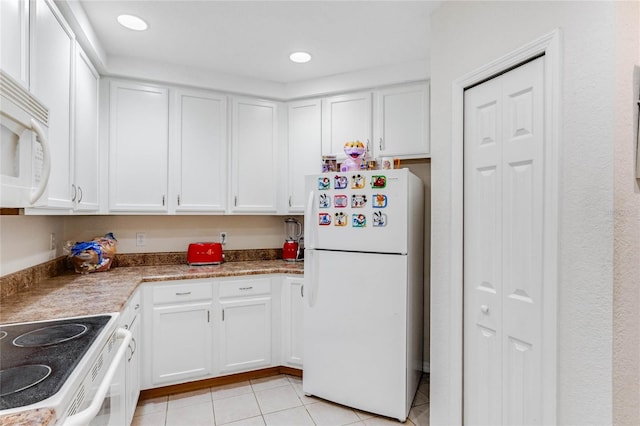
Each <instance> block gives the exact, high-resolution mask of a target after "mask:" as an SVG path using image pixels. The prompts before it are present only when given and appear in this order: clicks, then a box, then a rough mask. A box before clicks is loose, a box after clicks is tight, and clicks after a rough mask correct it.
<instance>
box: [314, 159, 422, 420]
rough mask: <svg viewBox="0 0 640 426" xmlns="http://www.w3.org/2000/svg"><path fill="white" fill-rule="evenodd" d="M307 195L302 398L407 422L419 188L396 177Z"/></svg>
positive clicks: (401, 174) (379, 173) (417, 326)
mask: <svg viewBox="0 0 640 426" xmlns="http://www.w3.org/2000/svg"><path fill="white" fill-rule="evenodd" d="M305 185H306V186H305V188H306V191H307V195H308V198H307V205H306V208H305V220H304V228H305V233H304V237H305V260H304V367H303V372H304V373H303V385H302V387H303V391H304V393H305V394H307V395H313V396H317V397H320V398H323V399H326V400H329V401H333V402H336V403H339V404H343V405H346V406H349V407H353V408H356V409H359V410H363V411H368V412H371V413H375V414H380V415H384V416H387V417H393V418H396V419H398V420H400V421H405V420H406V418H407V416H408V414H409V409H410V408H411V403H412V401H413V397H414V395H415V392H416V389H417V387H418V384H419V381H420V375H421V374H422V373H421V372H422V347H423V262H424V258H423V253H424V251H423V239H424V238H423V236H424V231H423V229H424V207H423V206H424V188H423V185H422V181H421V180H420V179H419V178H418V177H417V176H415V175H414V174H412V173H411V172H409V170H408V169H397V170H376V171H351V172H336V173H324V174H319V175H309V176H306V182H305Z"/></svg>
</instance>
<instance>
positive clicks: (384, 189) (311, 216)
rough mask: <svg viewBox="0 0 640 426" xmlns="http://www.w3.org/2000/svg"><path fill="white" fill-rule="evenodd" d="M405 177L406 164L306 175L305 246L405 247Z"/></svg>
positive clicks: (377, 249) (379, 249)
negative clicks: (369, 169)
mask: <svg viewBox="0 0 640 426" xmlns="http://www.w3.org/2000/svg"><path fill="white" fill-rule="evenodd" d="M408 177H409V171H408V170H407V169H400V170H378V171H351V172H338V173H324V174H320V175H309V176H306V190H307V197H308V198H307V206H306V209H305V246H306V247H309V248H321V249H329V250H348V251H366V252H372V253H401V254H404V253H407V250H408V249H407V232H408V231H409V229H410V228H409V226H410V219H411V218H410V217H409V208H408V204H409V197H410V194H409V185H408V180H409V179H408ZM414 177H415V176H414Z"/></svg>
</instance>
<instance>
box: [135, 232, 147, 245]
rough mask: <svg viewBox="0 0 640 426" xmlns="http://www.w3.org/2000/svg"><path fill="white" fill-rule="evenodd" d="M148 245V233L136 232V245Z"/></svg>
mask: <svg viewBox="0 0 640 426" xmlns="http://www.w3.org/2000/svg"><path fill="white" fill-rule="evenodd" d="M146 245H147V233H146V232H136V246H138V247H142V246H146Z"/></svg>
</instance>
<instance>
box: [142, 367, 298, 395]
mask: <svg viewBox="0 0 640 426" xmlns="http://www.w3.org/2000/svg"><path fill="white" fill-rule="evenodd" d="M279 374H288V375H290V376H296V377H302V370H300V369H298V368H293V367H287V366H284V365H281V366H278V367H269V368H262V369H260V370H253V371H245V372H243V373H235V374H229V375H227V376H219V377H212V378H210V379H203V380H196V381H194V382H187V383H180V384H177V385H169V386H162V387H159V388H153V389H146V390H143V391H141V392H140V397H139V400H140V401H144V400H146V399H151V398H157V397H160V396H167V395H172V394H174V393H182V392H191V391H195V390H200V389H205V388H209V387H212V386H222V385H228V384H231V383H239V382H244V381H246V380H252V379H262V378H264V377H271V376H277V375H279Z"/></svg>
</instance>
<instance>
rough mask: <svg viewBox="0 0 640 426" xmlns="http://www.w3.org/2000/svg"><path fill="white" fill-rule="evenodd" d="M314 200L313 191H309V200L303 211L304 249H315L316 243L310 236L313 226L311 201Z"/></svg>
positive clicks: (312, 236)
mask: <svg viewBox="0 0 640 426" xmlns="http://www.w3.org/2000/svg"><path fill="white" fill-rule="evenodd" d="M314 199H315V193H314V191H309V198H307V207H306V209H305V211H304V217H305V221H304V243H305V246H306V248H310V249H313V248H316V241H315V238H314V235H312V232H313V229H314V228H313V225H314V219H313V200H314Z"/></svg>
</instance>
